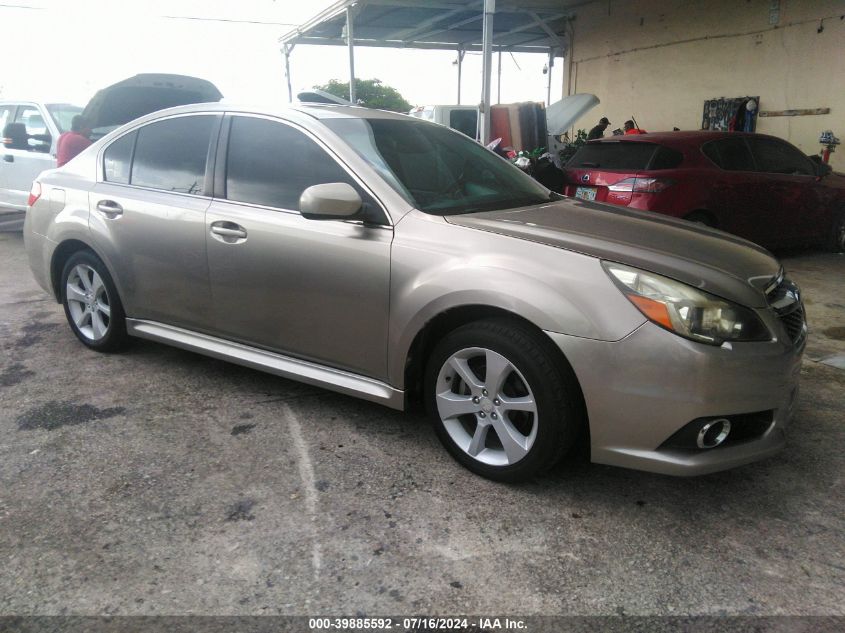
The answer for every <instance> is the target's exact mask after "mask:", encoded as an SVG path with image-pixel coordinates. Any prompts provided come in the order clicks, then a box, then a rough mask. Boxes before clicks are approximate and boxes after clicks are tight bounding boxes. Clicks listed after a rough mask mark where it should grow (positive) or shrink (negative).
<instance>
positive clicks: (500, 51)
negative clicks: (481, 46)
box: [496, 47, 502, 103]
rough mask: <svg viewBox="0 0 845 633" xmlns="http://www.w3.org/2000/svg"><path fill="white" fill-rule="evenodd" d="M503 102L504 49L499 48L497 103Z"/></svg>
mask: <svg viewBox="0 0 845 633" xmlns="http://www.w3.org/2000/svg"><path fill="white" fill-rule="evenodd" d="M501 102H502V49H501V47H500V48H499V69H498V71H497V74H496V103H501Z"/></svg>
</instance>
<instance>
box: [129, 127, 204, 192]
mask: <svg viewBox="0 0 845 633" xmlns="http://www.w3.org/2000/svg"><path fill="white" fill-rule="evenodd" d="M216 122H217V117H215V116H184V117H176V118H173V119H165V120H164V121H156V122H155V123H150V124H149V125H146V126H144V127H142V128H141V129H140V130H138V139H137V141H136V142H135V155H134V159H133V160H132V173H131V178H130V182H131V184H133V185H136V186H138V187H150V188H152V189H161V190H163V191H175V192H178V193H191V194H196V195H201V194H202V193H203V188H204V182H205V164H206V159H207V156H208V143H209V140H210V139H211V132H212V129H213V128H214V125H215V123H216Z"/></svg>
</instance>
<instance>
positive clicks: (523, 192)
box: [323, 118, 550, 215]
mask: <svg viewBox="0 0 845 633" xmlns="http://www.w3.org/2000/svg"><path fill="white" fill-rule="evenodd" d="M323 123H324V124H325V125H326V126H327V127H328V128H329V129H331V130H332V131H333V132H334V133H335V134H337V135H338V136H340V137H341V138H342V139H343V140H344V141H345V142H346V143H347V144H348V145H349V146H350V147H351V148H352V149H354V150H355V151H356V152H357V153H358V155H359V156H361V157H362V158H363V159H364V160H366V161H367V162H369V163H370V165H371V166H372V167H373V168H374V169H375V170H376V171H378V172H379V173H380V174H381V175H382V177H383V178H384V179H385V181H387V183H388V184H390V185H392V186H393V187H394V188H395V189H396V191H397V192H399V193H400V194H401V195H402V196H404V197H405V199H406V200H408V202H409V203H411V204H413V205H414V206H415V207H416V208H418V209H420V210H421V211H424V212H426V213H432V214H436V215H451V214H460V213H474V212H476V211H495V210H499V209H509V208H514V207H519V206H528V205H533V204H541V203H544V202H548V201H549V200H550V197H549V192H548V190H547V189H546V188H545V187H543V186H542V185H540V184H539V183H538V182H537V181H535V180H534V179H533V178H531V176H528V175H527V174H525V173H523V172H522V171H521V170H520V169H519V168H517V167H514V166H513V165H511V164H510V163H509V162H508V161H506V160H503V159H502V158H500V157H499V156H497V155H496V154H494V153H493V152H491V151H489V150H487V149H485V148H484V147H482V146H481V145H479V144H478V143H476V142H475V141H473V140H471V139H468V138H467V137H466V136H464V135H463V134H460V133H458V132H455V131H454V130H451V129H449V128H447V127H444V126H441V125H432V124H429V123H424V122H421V121H415V120H413V119H358V118H336V119H335V118H332V119H324V120H323Z"/></svg>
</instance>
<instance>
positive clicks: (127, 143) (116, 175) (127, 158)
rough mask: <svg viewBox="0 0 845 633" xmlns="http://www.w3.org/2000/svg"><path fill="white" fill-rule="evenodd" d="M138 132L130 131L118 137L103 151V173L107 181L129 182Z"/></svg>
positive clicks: (121, 183) (126, 183) (124, 183)
mask: <svg viewBox="0 0 845 633" xmlns="http://www.w3.org/2000/svg"><path fill="white" fill-rule="evenodd" d="M137 136H138V133H137V132H130V133H129V134H125V135H124V136H121V137H120V138H119V139H117V140H116V141H115V142H114V143H112V144H111V145H109V146H108V147H107V148H106V151H105V152H104V153H103V175H104V176H105V180H106V182H114V183H117V184H120V185H128V184H129V170H130V168H131V167H132V151H133V149H134V148H135V139H136V138H137Z"/></svg>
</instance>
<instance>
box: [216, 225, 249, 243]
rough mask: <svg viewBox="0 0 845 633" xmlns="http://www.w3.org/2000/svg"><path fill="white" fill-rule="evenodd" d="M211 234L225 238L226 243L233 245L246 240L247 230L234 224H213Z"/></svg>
mask: <svg viewBox="0 0 845 633" xmlns="http://www.w3.org/2000/svg"><path fill="white" fill-rule="evenodd" d="M211 233H212V235H216V236H219V237H222V238H223V241H224V242H227V243H230V244H231V243H233V242H236V241H242V240H245V239H246V229H245V228H244V227H242V226H240V225H239V224H235V223H234V222H225V221H219V222H213V223H212V224H211Z"/></svg>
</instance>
